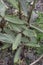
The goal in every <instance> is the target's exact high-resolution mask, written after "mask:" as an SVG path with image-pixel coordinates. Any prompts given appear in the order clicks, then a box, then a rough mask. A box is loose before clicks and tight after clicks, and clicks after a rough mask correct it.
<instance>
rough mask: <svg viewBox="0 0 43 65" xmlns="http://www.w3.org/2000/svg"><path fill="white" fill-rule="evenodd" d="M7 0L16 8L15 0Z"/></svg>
mask: <svg viewBox="0 0 43 65" xmlns="http://www.w3.org/2000/svg"><path fill="white" fill-rule="evenodd" d="M7 1H8V2H9V3H11V4H12V6H13V7H15V8H17V9H18V7H17V5H18V2H17V0H7Z"/></svg>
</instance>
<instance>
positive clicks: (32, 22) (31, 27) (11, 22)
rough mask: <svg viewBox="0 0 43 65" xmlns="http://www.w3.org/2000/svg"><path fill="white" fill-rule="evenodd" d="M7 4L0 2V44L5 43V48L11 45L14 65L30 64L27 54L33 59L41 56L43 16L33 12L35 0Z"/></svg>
mask: <svg viewBox="0 0 43 65" xmlns="http://www.w3.org/2000/svg"><path fill="white" fill-rule="evenodd" d="M7 2H8V3H9V4H10V5H9V6H7V5H6V1H3V0H0V42H2V43H7V44H8V45H7V44H5V47H6V48H8V47H9V45H10V44H11V45H12V50H11V52H12V55H13V57H14V64H20V65H28V64H29V63H30V62H31V61H30V59H31V57H30V56H29V52H32V54H34V55H35V59H36V56H37V55H39V56H40V55H41V54H43V14H42V13H37V11H36V12H35V11H34V7H35V2H36V0H7ZM7 12H8V13H10V14H8V13H7ZM0 46H1V45H0ZM5 47H3V49H4V48H5ZM0 48H1V47H0ZM5 52H6V51H5Z"/></svg>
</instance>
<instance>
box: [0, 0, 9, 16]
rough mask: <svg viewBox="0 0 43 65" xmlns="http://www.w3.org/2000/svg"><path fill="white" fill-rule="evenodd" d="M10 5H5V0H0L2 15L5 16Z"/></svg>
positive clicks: (0, 12) (0, 13)
mask: <svg viewBox="0 0 43 65" xmlns="http://www.w3.org/2000/svg"><path fill="white" fill-rule="evenodd" d="M7 8H8V7H7V6H6V5H5V3H4V2H3V0H0V15H1V16H4V15H5V11H6V9H7Z"/></svg>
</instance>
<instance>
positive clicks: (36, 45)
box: [24, 43, 40, 48]
mask: <svg viewBox="0 0 43 65" xmlns="http://www.w3.org/2000/svg"><path fill="white" fill-rule="evenodd" d="M24 45H26V46H29V47H37V48H38V47H40V45H39V44H34V43H32V44H31V43H27V44H24Z"/></svg>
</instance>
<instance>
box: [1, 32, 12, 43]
mask: <svg viewBox="0 0 43 65" xmlns="http://www.w3.org/2000/svg"><path fill="white" fill-rule="evenodd" d="M0 41H2V42H6V43H13V39H12V37H11V36H10V35H8V34H2V33H0Z"/></svg>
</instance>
